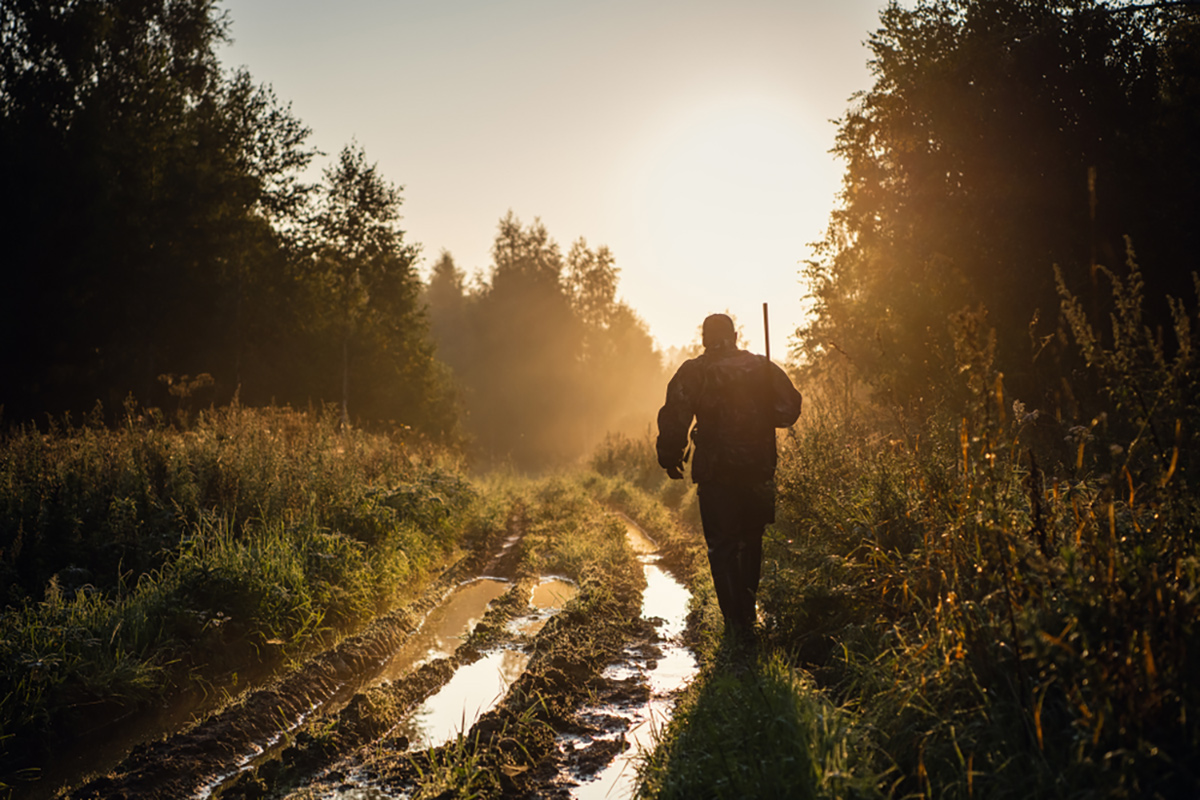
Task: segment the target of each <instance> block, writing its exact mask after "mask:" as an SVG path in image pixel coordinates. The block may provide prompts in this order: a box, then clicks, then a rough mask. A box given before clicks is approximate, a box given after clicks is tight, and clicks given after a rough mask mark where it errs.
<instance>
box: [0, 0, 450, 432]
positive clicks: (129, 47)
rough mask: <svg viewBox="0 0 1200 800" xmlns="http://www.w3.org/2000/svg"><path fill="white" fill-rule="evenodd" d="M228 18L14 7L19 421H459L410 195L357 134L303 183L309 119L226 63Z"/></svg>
mask: <svg viewBox="0 0 1200 800" xmlns="http://www.w3.org/2000/svg"><path fill="white" fill-rule="evenodd" d="M228 33H229V27H228V23H227V21H226V19H225V17H224V15H223V14H222V13H220V12H218V10H217V7H216V4H215V3H214V2H211V0H105V1H101V0H90V1H85V2H77V3H5V4H4V6H3V8H2V9H0V36H2V38H3V47H2V48H0V151H2V152H3V156H2V157H0V185H3V187H4V207H5V210H4V213H3V214H2V215H0V237H2V238H3V241H4V255H3V259H4V262H5V269H4V280H5V286H4V291H3V292H0V298H2V299H0V342H2V344H0V363H3V369H4V381H3V396H2V397H0V403H3V405H4V416H5V418H6V419H7V420H9V421H22V420H27V419H41V420H44V419H45V416H44V415H46V414H57V413H60V412H65V411H74V412H86V411H88V410H90V409H91V408H92V407H93V406H94V405H95V403H96V402H97V400H99V401H101V403H102V405H103V407H104V408H105V409H107V413H108V414H110V415H113V416H114V417H115V415H117V414H118V413H120V409H121V406H122V404H123V402H124V400H125V398H126V397H127V396H128V395H129V394H130V393H132V394H133V395H134V396H135V397H136V398H137V400H138V401H139V402H141V403H143V404H149V405H158V406H162V407H163V408H165V409H169V410H173V409H174V408H175V407H176V406H177V404H179V403H180V402H183V401H185V400H186V399H187V396H188V395H193V397H192V398H191V402H198V403H202V404H205V405H207V404H208V403H210V402H227V401H228V400H230V399H231V398H232V397H234V396H235V395H240V398H241V400H242V401H243V402H247V403H252V404H253V403H266V402H269V401H271V400H275V401H277V402H281V403H282V402H291V403H295V404H300V405H304V404H308V403H313V402H315V403H321V402H323V401H340V402H342V403H343V406H344V408H345V404H346V400H347V398H349V408H348V411H349V413H350V414H351V415H353V416H355V417H361V418H364V419H377V420H394V421H396V422H397V423H403V424H408V425H411V426H414V427H418V428H420V429H422V430H425V431H427V432H429V433H432V434H435V435H446V434H448V433H449V432H451V431H452V429H453V427H454V425H455V420H454V415H453V405H452V403H451V402H450V393H449V383H448V382H447V381H446V379H445V375H444V370H443V369H442V368H441V367H440V366H439V365H438V364H437V362H436V361H435V360H434V357H433V349H432V346H431V344H430V342H429V341H428V335H427V324H426V323H425V321H424V319H423V317H422V314H421V309H420V306H419V302H418V295H419V291H420V281H419V278H418V276H417V273H416V270H415V264H416V259H417V248H416V247H415V246H413V245H412V244H410V243H408V242H406V241H405V240H404V236H403V233H402V232H401V231H400V229H399V228H398V227H397V224H396V223H397V220H398V218H399V213H398V208H399V205H400V195H399V192H398V190H397V189H396V188H395V187H393V186H391V185H390V184H389V183H388V182H387V181H385V180H384V179H383V178H382V176H381V175H380V174H379V173H378V171H377V170H376V169H375V167H374V166H372V165H371V164H370V163H369V162H368V161H367V159H366V157H365V155H364V153H363V151H362V149H361V148H359V147H357V146H355V145H353V144H352V145H350V146H348V147H346V148H345V149H344V150H343V151H342V153H341V154H340V156H339V157H338V158H337V160H336V161H335V162H334V164H333V165H332V166H331V167H329V168H328V169H327V170H325V172H324V176H323V180H322V181H321V182H320V183H319V184H317V185H311V184H308V183H305V182H304V180H303V178H302V176H303V171H304V170H305V168H307V167H308V166H309V164H310V163H311V161H312V159H313V158H314V156H316V155H317V153H316V151H315V150H314V149H313V148H312V147H311V146H310V145H309V144H308V143H307V140H308V136H309V130H308V128H306V127H305V126H304V125H303V124H302V123H301V122H300V121H299V120H298V119H296V117H295V116H294V115H293V114H292V113H291V110H290V108H289V107H288V106H287V105H285V104H282V103H280V102H279V101H278V100H277V98H276V97H275V96H274V94H273V93H272V92H271V90H270V89H269V88H268V87H264V86H259V85H256V84H255V83H254V82H253V80H252V79H251V77H250V75H248V74H247V73H246V72H244V71H234V72H226V71H223V70H222V68H221V66H220V64H219V63H218V60H217V57H216V55H215V49H216V47H217V46H218V45H219V44H220V43H222V42H223V41H225V40H226V39H227V38H228ZM172 395H174V396H175V397H174V398H173V397H172Z"/></svg>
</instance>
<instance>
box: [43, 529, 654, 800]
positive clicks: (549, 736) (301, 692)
mask: <svg viewBox="0 0 1200 800" xmlns="http://www.w3.org/2000/svg"><path fill="white" fill-rule="evenodd" d="M513 523H514V524H513V526H511V530H510V535H509V537H508V539H507V541H505V542H495V541H493V542H490V543H488V545H486V546H485V549H484V550H482V551H481V552H479V553H475V554H472V555H470V556H468V557H467V558H465V559H463V560H462V561H460V562H459V563H458V564H456V565H455V566H454V567H452V568H451V569H450V570H448V571H447V572H446V574H444V575H442V576H441V577H440V579H439V580H437V581H436V582H435V583H434V584H433V586H431V588H430V589H429V590H428V591H427V592H426V593H425V594H424V595H423V596H422V598H421V599H420V600H418V601H416V602H414V603H412V604H410V605H409V606H407V607H406V608H404V609H401V610H397V611H394V612H392V613H389V614H386V615H384V616H381V617H379V618H377V619H376V620H375V621H374V622H373V623H372V624H371V625H370V626H369V627H368V628H367V629H366V630H365V631H364V632H363V633H362V634H360V635H357V636H354V637H352V638H349V639H347V640H345V641H343V642H341V643H340V644H339V645H338V646H337V647H335V648H333V649H331V650H329V651H327V652H324V653H321V654H319V655H318V656H316V657H314V658H312V659H310V660H308V661H307V662H306V663H304V664H303V665H302V666H300V667H299V668H297V669H295V670H294V671H292V672H291V673H290V674H288V675H286V676H284V677H282V678H280V679H278V680H277V681H276V682H274V683H273V684H272V685H270V686H268V687H266V688H262V689H259V690H257V691H254V692H252V693H250V694H248V695H247V696H245V697H243V698H241V699H239V700H237V701H236V702H234V703H233V704H231V705H230V706H229V707H227V708H225V709H224V710H222V711H221V712H219V713H217V714H214V715H213V716H211V717H209V718H208V719H205V720H203V721H202V722H200V723H198V724H196V725H194V726H192V727H191V728H189V729H187V730H184V731H180V732H178V733H176V734H174V735H172V736H169V737H167V738H165V739H163V740H161V741H157V742H153V743H149V744H146V745H142V746H139V747H138V748H135V750H134V751H133V752H132V753H131V754H130V755H129V757H128V758H126V759H125V760H124V761H123V762H122V763H121V764H120V765H119V766H118V767H117V768H116V769H114V770H113V771H112V772H111V773H110V774H108V775H105V776H103V777H99V778H95V779H93V780H91V781H89V782H87V783H86V784H85V785H83V786H81V787H79V788H77V789H75V790H74V791H72V792H70V793H69V795H67V796H69V797H70V798H73V799H77V800H84V798H87V799H88V800H93V799H98V798H112V799H115V798H182V797H220V798H230V799H231V800H232V799H234V798H236V799H238V800H242V799H244V800H258V799H259V798H267V797H289V796H291V797H296V798H299V797H330V796H332V797H339V796H346V797H352V796H358V797H366V796H388V795H395V796H424V797H434V796H444V797H455V796H459V795H458V793H459V792H460V791H464V792H465V791H470V792H477V793H479V794H480V795H482V796H503V797H568V796H570V791H571V788H572V787H573V786H575V785H577V784H578V783H579V782H580V781H585V780H587V779H588V777H589V776H592V775H594V774H595V773H597V772H598V771H599V770H601V769H603V768H604V767H606V766H607V765H609V764H610V763H611V762H612V761H613V759H614V758H615V757H616V756H617V755H619V754H620V752H621V751H622V750H624V749H625V748H626V747H627V746H628V743H627V742H626V741H625V739H624V736H623V735H622V731H623V728H625V727H627V726H628V724H629V722H628V719H627V718H626V717H625V716H622V715H621V714H619V713H613V714H607V713H605V712H604V711H603V709H605V708H611V709H613V710H614V711H615V710H619V709H621V708H627V707H630V706H636V705H639V704H642V705H644V704H645V703H646V701H647V699H648V696H649V688H648V687H647V685H646V683H645V680H644V679H642V678H640V677H639V675H638V673H637V671H636V670H634V671H632V672H631V673H629V674H623V673H620V672H617V673H614V671H613V669H612V667H613V666H614V665H620V664H627V663H630V662H637V663H640V664H643V665H645V664H650V665H653V663H654V661H655V659H657V658H658V657H659V656H660V654H661V650H660V647H661V645H662V642H661V641H660V636H659V633H658V630H657V628H656V626H655V625H654V624H652V622H651V621H648V620H645V619H642V617H641V614H640V611H641V602H642V590H643V588H644V586H645V578H644V576H643V572H642V570H641V569H640V568H639V564H638V561H637V560H636V559H635V557H634V555H633V553H632V552H630V553H629V557H628V560H627V561H625V562H623V563H617V564H611V563H610V564H607V565H599V564H592V565H589V566H588V567H587V568H585V570H584V573H583V575H582V576H581V579H580V581H579V595H578V596H577V597H576V598H575V600H574V601H573V602H571V603H570V604H568V606H567V607H566V609H565V610H563V611H562V612H561V613H559V614H557V615H556V616H554V617H553V618H551V619H550V620H549V621H548V622H546V624H545V625H544V626H543V627H541V628H540V630H537V631H536V632H535V633H533V634H526V633H522V632H521V631H520V630H516V629H514V627H513V625H511V624H510V623H511V622H512V621H513V620H514V619H516V618H518V617H520V616H522V615H524V614H527V613H528V612H529V611H530V608H529V598H530V595H531V589H532V586H533V583H534V582H535V580H536V579H537V576H536V575H534V574H531V573H530V572H529V570H528V569H527V568H526V566H525V565H523V564H522V563H521V562H520V551H521V548H520V547H514V546H513V545H514V544H516V543H517V541H516V540H517V539H518V538H519V537H520V536H521V533H522V531H521V526H520V523H519V521H518V520H515V519H514V521H513ZM485 574H486V575H496V576H504V577H507V578H509V579H510V580H511V582H512V583H511V588H509V589H508V591H507V592H506V593H505V594H504V595H503V596H502V597H500V598H499V599H497V600H495V601H493V602H492V603H491V604H490V606H489V607H488V611H487V613H486V615H485V616H484V617H483V619H482V620H481V621H480V622H479V623H478V624H477V625H476V626H475V628H474V630H473V632H472V633H471V635H470V636H469V637H468V638H467V639H466V641H465V642H463V644H462V645H461V646H459V647H458V648H457V649H456V650H455V651H454V653H453V655H451V656H450V657H448V658H441V659H438V660H433V661H429V662H427V663H424V664H421V665H420V666H419V667H418V668H416V669H415V670H413V671H411V672H410V673H408V674H406V675H404V676H402V677H400V678H398V679H396V680H392V681H385V682H384V683H382V684H380V685H374V686H370V685H368V682H369V679H370V677H371V676H372V675H375V674H377V673H378V671H379V669H380V667H381V665H382V664H383V663H384V662H385V661H386V660H387V658H388V657H389V656H390V655H391V654H392V653H394V652H396V651H397V649H398V648H400V647H402V646H403V645H404V644H405V642H406V641H407V640H408V639H409V638H410V637H412V636H413V634H414V632H415V631H417V629H418V627H419V626H420V624H421V620H422V619H423V618H424V616H425V614H426V613H427V612H428V611H429V609H430V608H432V607H433V606H435V605H436V604H437V603H438V602H439V600H440V599H441V598H443V597H444V596H445V595H446V594H447V592H448V591H449V589H450V588H452V587H454V586H456V585H458V584H461V583H462V582H464V581H466V580H469V579H471V578H473V577H475V576H479V575H485ZM498 649H507V650H513V651H520V652H522V653H525V654H527V655H528V658H529V661H528V664H527V665H526V667H525V669H524V671H523V672H522V673H521V674H520V676H519V677H518V678H517V679H516V680H515V681H514V682H513V683H512V684H511V686H510V687H509V689H508V691H507V693H506V694H505V695H504V697H503V699H502V700H500V702H499V703H498V705H496V707H494V708H493V709H492V710H490V711H488V712H487V713H485V714H484V715H482V716H481V717H480V718H479V719H478V720H477V721H475V722H474V724H472V725H471V726H470V729H469V730H468V731H467V733H466V734H465V736H464V737H462V739H461V740H458V741H452V742H451V743H450V744H447V745H443V746H440V747H433V748H424V749H422V748H420V747H416V746H414V745H415V744H417V743H415V742H411V741H410V740H409V737H408V736H406V735H404V734H403V733H401V732H399V730H400V728H399V727H398V723H401V721H402V720H404V719H405V718H406V717H407V716H408V715H409V714H411V713H412V712H413V710H414V709H415V708H417V706H418V705H419V704H421V703H422V702H424V701H425V700H426V699H427V698H429V697H430V696H431V695H433V694H434V693H435V692H437V691H438V690H439V689H440V688H441V687H443V686H444V685H445V684H446V683H447V682H448V681H450V679H451V678H452V676H453V675H454V674H455V673H456V671H457V670H459V669H460V668H462V667H464V666H467V665H469V664H471V663H473V662H475V661H478V660H479V659H481V658H482V657H484V655H485V654H486V653H489V652H492V653H494V652H496V651H497V650H498ZM597 709H601V710H600V711H597ZM466 722H470V721H469V720H466ZM564 737H570V738H571V740H572V741H573V742H574V743H575V744H573V745H571V746H569V747H564V746H562V745H561V742H562V741H563V738H564ZM464 742H465V743H467V744H466V746H463V743H464Z"/></svg>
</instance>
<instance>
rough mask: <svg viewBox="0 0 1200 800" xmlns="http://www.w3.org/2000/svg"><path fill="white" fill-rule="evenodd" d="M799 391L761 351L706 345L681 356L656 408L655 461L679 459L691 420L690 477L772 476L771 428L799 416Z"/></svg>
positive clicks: (675, 462) (756, 478)
mask: <svg viewBox="0 0 1200 800" xmlns="http://www.w3.org/2000/svg"><path fill="white" fill-rule="evenodd" d="M800 403H801V398H800V393H799V392H798V391H796V387H794V386H793V385H792V382H791V380H789V379H788V376H787V374H786V373H784V371H783V370H782V369H780V368H779V367H778V366H776V365H775V364H773V363H771V362H770V361H768V360H767V359H766V358H765V357H763V356H758V355H754V354H752V353H749V352H747V351H745V350H737V349H734V348H728V349H720V350H713V349H709V350H706V351H705V352H704V354H703V355H701V356H699V357H698V358H693V359H691V360H689V361H685V362H684V363H683V364H682V365H681V366H680V367H679V370H678V371H677V372H676V373H675V377H673V378H671V382H670V383H669V384H668V385H667V401H666V403H665V404H664V405H663V407H662V408H661V409H660V410H659V412H658V441H657V442H656V447H657V450H658V463H659V465H660V466H662V468H663V469H669V468H670V467H672V466H678V465H681V464H682V463H683V459H684V450H685V449H686V447H687V439H688V429H689V428H691V425H692V420H693V419H695V420H696V427H695V429H693V430H692V441H693V442H694V443H695V453H694V455H693V457H692V479H693V480H694V481H696V483H704V482H705V481H730V482H758V481H768V480H771V479H772V478H773V477H774V475H775V460H776V455H775V429H776V428H786V427H788V426H789V425H791V424H792V423H794V422H795V421H796V419H797V417H799V416H800Z"/></svg>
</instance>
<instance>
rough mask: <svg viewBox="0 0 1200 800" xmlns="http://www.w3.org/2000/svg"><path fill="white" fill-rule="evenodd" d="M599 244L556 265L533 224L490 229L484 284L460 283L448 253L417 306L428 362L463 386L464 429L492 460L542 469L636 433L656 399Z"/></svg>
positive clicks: (611, 265)
mask: <svg viewBox="0 0 1200 800" xmlns="http://www.w3.org/2000/svg"><path fill="white" fill-rule="evenodd" d="M617 276H618V269H617V267H616V265H615V259H614V256H613V255H612V253H611V252H610V251H609V250H608V248H606V247H599V248H597V249H594V250H593V249H591V248H590V247H588V245H587V242H586V241H585V240H583V239H579V240H577V241H576V242H575V243H574V244H573V245H572V246H571V249H570V251H569V252H568V254H567V256H566V258H565V259H564V258H563V256H562V253H561V251H560V250H559V247H558V245H557V244H556V243H555V242H554V240H553V239H551V238H550V236H549V234H548V232H547V231H546V228H545V226H543V225H542V224H541V223H540V222H539V221H537V220H535V221H534V222H533V223H532V224H531V225H529V226H523V225H522V224H521V222H520V220H519V219H517V218H516V217H515V216H514V215H513V214H512V213H511V212H510V213H509V214H508V215H506V216H505V217H504V218H503V219H502V220H500V224H499V229H498V231H497V234H496V239H495V242H494V244H493V246H492V266H491V270H490V274H489V275H488V277H487V279H481V280H479V281H478V282H476V284H475V285H473V286H472V285H468V284H467V282H466V281H465V279H464V276H463V274H462V272H461V271H460V270H459V269H458V267H457V266H456V265H455V264H454V261H453V258H452V257H451V256H450V255H449V254H448V253H443V254H442V256H441V258H440V259H439V261H438V262H437V264H436V265H435V266H434V268H433V271H432V273H431V275H430V280H429V286H428V289H427V292H426V299H427V301H428V304H429V314H430V319H431V323H432V329H433V333H434V338H435V339H436V341H437V346H438V353H439V354H440V356H441V357H442V358H444V359H445V360H446V363H448V364H449V365H450V366H451V368H452V369H453V370H454V372H455V375H456V376H457V377H458V379H459V381H461V383H462V385H463V388H464V405H465V410H466V418H467V419H466V427H467V428H468V430H469V431H470V433H471V434H472V435H473V437H474V439H475V443H476V445H477V448H478V449H479V450H481V451H482V452H483V453H484V454H485V455H486V456H488V457H490V458H491V459H493V460H500V461H503V460H505V459H511V460H512V462H513V463H515V464H516V465H518V466H521V467H524V468H529V467H543V466H548V465H553V464H557V463H562V462H564V461H567V460H569V459H571V458H575V457H578V456H580V455H582V454H583V453H585V452H587V450H588V449H589V448H590V447H592V446H593V445H594V444H595V443H596V442H597V441H599V439H600V438H601V437H602V436H603V435H604V434H605V433H607V432H609V431H610V430H618V429H625V430H639V429H641V428H642V427H643V426H644V425H645V424H646V423H647V422H648V421H649V419H650V415H651V413H652V410H653V408H654V405H655V403H656V401H657V397H658V394H659V393H660V392H661V390H662V389H661V387H662V384H663V378H662V374H661V366H660V361H659V355H658V352H657V351H656V350H655V349H654V343H653V340H652V339H651V338H650V335H649V332H648V331H647V329H646V326H645V323H644V322H642V320H641V319H640V318H638V316H637V315H636V314H635V313H634V312H633V311H632V310H631V309H630V308H629V307H628V306H627V305H625V304H624V303H623V302H621V301H619V300H617V298H616V289H617Z"/></svg>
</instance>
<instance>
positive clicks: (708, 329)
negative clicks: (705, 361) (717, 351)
mask: <svg viewBox="0 0 1200 800" xmlns="http://www.w3.org/2000/svg"><path fill="white" fill-rule="evenodd" d="M700 341H701V342H703V344H704V347H705V348H706V349H707V348H721V347H733V346H734V345H735V344H736V343H737V331H735V330H734V329H733V320H732V319H730V318H729V315H727V314H709V315H708V316H707V317H705V319H704V325H703V326H702V327H701V328H700Z"/></svg>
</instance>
